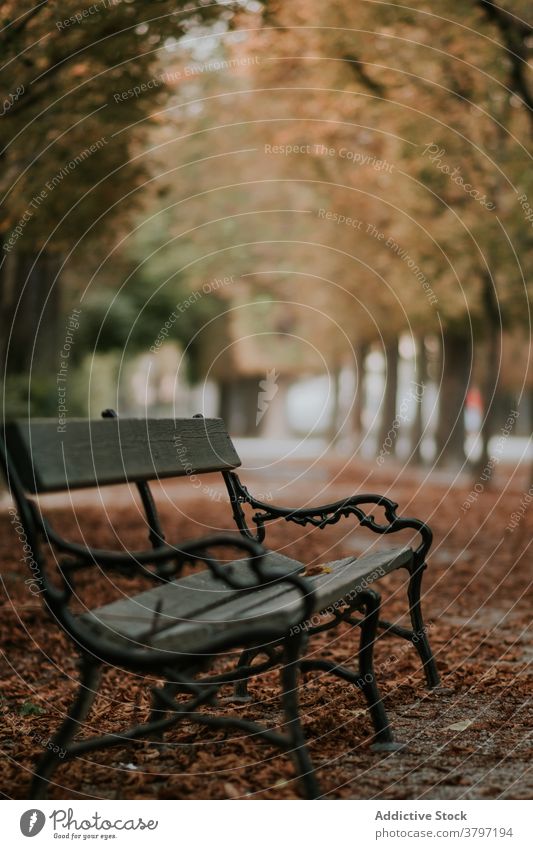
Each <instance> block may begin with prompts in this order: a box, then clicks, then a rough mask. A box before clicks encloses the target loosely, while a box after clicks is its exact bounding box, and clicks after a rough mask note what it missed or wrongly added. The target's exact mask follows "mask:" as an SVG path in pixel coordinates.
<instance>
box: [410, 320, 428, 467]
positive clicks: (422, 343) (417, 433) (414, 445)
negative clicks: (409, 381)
mask: <svg viewBox="0 0 533 849" xmlns="http://www.w3.org/2000/svg"><path fill="white" fill-rule="evenodd" d="M427 379H428V358H427V351H426V340H425V337H424V336H420V337H419V338H418V340H417V344H416V368H415V380H416V382H417V384H418V386H426V384H427ZM422 404H423V396H421V397H419V399H418V402H417V405H416V408H415V420H414V422H413V426H412V428H411V452H410V462H411V463H416V464H417V465H420V464H421V463H422V462H423V459H422V452H421V447H420V444H421V442H422V435H423V433H424V411H423V409H422Z"/></svg>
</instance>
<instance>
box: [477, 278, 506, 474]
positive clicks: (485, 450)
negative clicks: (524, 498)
mask: <svg viewBox="0 0 533 849" xmlns="http://www.w3.org/2000/svg"><path fill="white" fill-rule="evenodd" d="M483 306H484V317H485V329H486V334H487V338H486V343H485V346H484V347H485V351H484V353H485V368H484V374H483V386H482V396H483V407H484V410H483V421H482V423H481V455H480V457H479V460H477V462H476V463H475V465H474V468H473V472H474V475H475V476H477V475H479V474H480V473H481V472H482V471H485V467H486V466H487V464H488V461H489V439H490V438H491V436H492V435H493V433H494V421H495V419H496V416H497V408H496V393H497V389H498V376H499V367H500V357H501V344H502V340H501V334H502V328H501V323H500V322H501V319H500V313H499V310H498V302H497V299H496V294H495V291H494V286H493V283H492V280H491V277H490V274H489V273H488V272H487V273H486V274H485V276H484V280H483ZM490 472H491V469H490V468H488V469H487V473H488V474H489V475H490Z"/></svg>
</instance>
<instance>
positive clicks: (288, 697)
mask: <svg viewBox="0 0 533 849" xmlns="http://www.w3.org/2000/svg"><path fill="white" fill-rule="evenodd" d="M300 650H301V638H300V637H289V638H287V640H286V641H285V657H284V665H283V666H282V668H281V686H282V704H283V710H284V713H285V720H286V731H287V734H288V735H289V738H290V740H291V754H292V757H293V760H294V762H295V765H296V769H297V771H298V777H299V779H300V781H301V785H302V789H303V791H304V795H305V798H306V799H317V798H318V797H319V796H320V787H319V785H318V781H317V779H316V775H315V768H314V766H313V763H312V761H311V756H310V755H309V750H308V748H307V744H306V741H305V735H304V731H303V728H302V723H301V720H300V702H299V698H298V678H299V672H300V670H299V660H300Z"/></svg>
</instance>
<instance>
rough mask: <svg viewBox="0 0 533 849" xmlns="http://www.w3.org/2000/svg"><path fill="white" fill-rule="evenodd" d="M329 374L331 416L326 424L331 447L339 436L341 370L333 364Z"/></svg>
mask: <svg viewBox="0 0 533 849" xmlns="http://www.w3.org/2000/svg"><path fill="white" fill-rule="evenodd" d="M330 375H331V396H332V398H331V400H332V405H331V418H330V420H329V425H328V442H329V447H330V448H332V447H333V446H334V445H335V443H336V442H337V440H338V438H339V430H338V428H339V419H340V406H341V397H340V394H341V370H340V368H339V367H338V366H335V368H333V369H332V370H331V372H330Z"/></svg>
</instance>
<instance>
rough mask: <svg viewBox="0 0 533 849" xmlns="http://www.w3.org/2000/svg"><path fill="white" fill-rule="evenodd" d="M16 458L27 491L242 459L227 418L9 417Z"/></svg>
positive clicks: (178, 473)
mask: <svg viewBox="0 0 533 849" xmlns="http://www.w3.org/2000/svg"><path fill="white" fill-rule="evenodd" d="M4 435H5V443H6V447H7V450H8V452H9V456H10V461H11V463H12V465H13V466H14V468H15V469H16V470H17V473H18V475H19V477H20V480H21V483H22V485H23V487H24V489H25V490H26V491H27V492H31V493H39V492H57V491H60V490H66V489H79V488H81V487H91V486H105V485H108V484H119V483H126V482H135V483H136V482H139V481H149V480H155V479H157V478H170V477H182V476H184V475H193V474H194V475H198V474H202V473H206V472H219V471H227V470H229V469H234V468H236V467H237V466H240V464H241V461H240V460H239V457H238V455H237V452H236V451H235V448H234V446H233V443H232V441H231V439H230V437H229V435H228V433H227V431H226V427H225V425H224V422H223V421H222V419H204V418H192V419H94V420H93V419H69V420H68V421H67V422H66V424H65V425H64V426H59V427H58V422H57V419H31V420H18V421H13V422H8V423H6V424H5V428H4Z"/></svg>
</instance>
